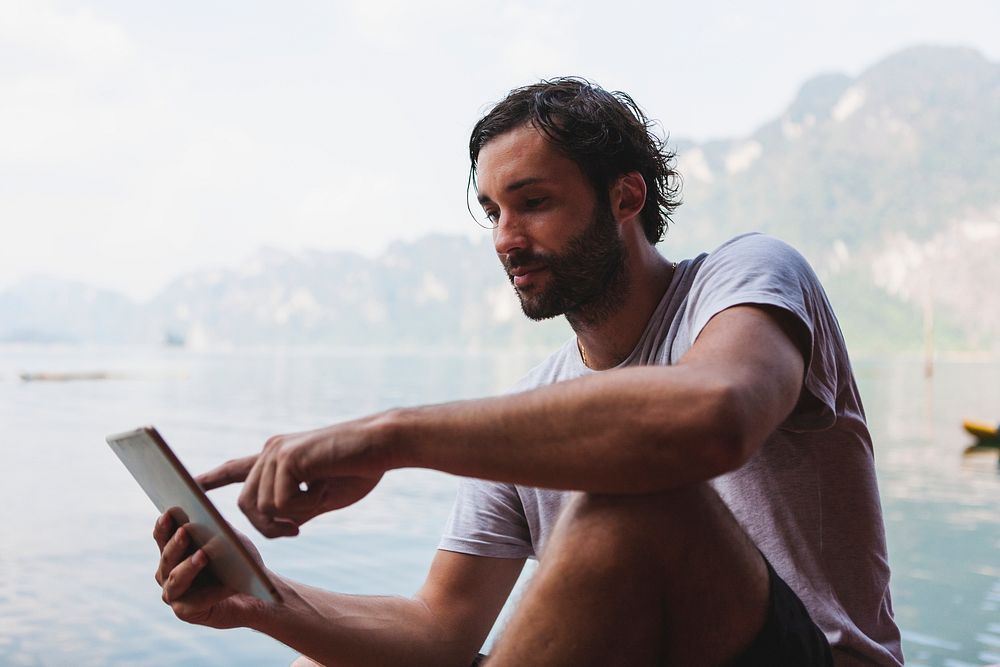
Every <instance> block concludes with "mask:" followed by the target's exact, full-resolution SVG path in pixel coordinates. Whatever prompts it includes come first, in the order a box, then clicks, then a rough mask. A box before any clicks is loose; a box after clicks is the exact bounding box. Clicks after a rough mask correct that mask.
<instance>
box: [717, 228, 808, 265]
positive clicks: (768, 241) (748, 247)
mask: <svg viewBox="0 0 1000 667" xmlns="http://www.w3.org/2000/svg"><path fill="white" fill-rule="evenodd" d="M760 255H770V256H773V255H779V256H787V257H799V258H801V257H802V253H800V252H799V251H798V250H796V249H795V247H794V246H792V245H791V244H790V243H788V242H787V241H784V240H782V239H779V238H778V237H776V236H771V235H769V234H764V233H763V232H746V233H743V234H739V235H737V236H734V237H732V238H730V239H729V240H727V241H724V242H723V243H721V244H719V245H718V246H717V247H716V248H714V249H713V250H712V251H711V252H709V253H708V255H707V258H706V259H708V260H715V259H718V258H720V257H732V256H741V257H742V256H760Z"/></svg>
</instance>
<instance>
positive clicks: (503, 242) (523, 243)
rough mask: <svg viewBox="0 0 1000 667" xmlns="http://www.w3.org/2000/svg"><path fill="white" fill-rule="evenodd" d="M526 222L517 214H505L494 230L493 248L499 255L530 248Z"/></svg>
mask: <svg viewBox="0 0 1000 667" xmlns="http://www.w3.org/2000/svg"><path fill="white" fill-rule="evenodd" d="M523 223H524V221H523V220H522V219H521V218H520V217H519V216H517V215H515V214H509V213H503V214H502V215H501V216H500V219H499V220H498V221H497V226H496V227H495V228H494V229H493V247H494V248H495V249H496V251H497V254H498V255H507V254H509V253H511V252H513V251H515V250H524V249H525V248H527V246H528V238H527V236H526V234H525V226H524V224H523Z"/></svg>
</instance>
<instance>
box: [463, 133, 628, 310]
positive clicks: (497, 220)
mask: <svg viewBox="0 0 1000 667" xmlns="http://www.w3.org/2000/svg"><path fill="white" fill-rule="evenodd" d="M478 166H479V168H478V184H479V201H480V203H481V204H482V206H483V210H484V212H485V213H486V215H487V217H488V218H489V219H490V220H491V221H492V223H493V224H495V225H496V228H495V229H494V232H493V242H494V246H495V248H496V252H497V256H498V257H499V258H500V261H501V263H502V264H503V267H504V270H505V271H506V273H507V276H508V278H509V279H510V282H511V284H512V285H513V286H514V290H515V292H516V293H517V295H518V298H520V300H521V308H522V310H524V314H525V315H527V316H528V317H530V318H531V319H534V320H541V319H546V318H549V317H555V316H557V315H563V314H565V315H566V316H567V317H568V318H569V319H570V320H571V321H573V320H577V321H580V322H587V323H597V322H600V321H602V320H603V319H605V318H606V317H607V316H608V315H610V314H611V313H613V312H614V311H615V310H616V309H617V307H618V305H619V303H620V301H621V297H622V296H623V295H624V293H625V292H626V290H627V274H626V272H625V246H624V243H623V241H622V239H621V236H620V234H619V230H618V224H617V222H616V221H615V219H614V216H613V215H612V214H611V211H610V209H609V207H608V205H607V204H602V203H600V202H599V201H598V198H597V196H596V194H595V193H594V190H593V188H592V187H591V185H590V182H589V181H588V180H587V178H586V177H585V176H584V174H583V172H582V171H581V170H580V168H579V166H577V164H576V163H575V162H573V161H572V160H570V159H569V158H567V157H565V156H564V155H562V154H561V153H559V151H558V150H556V149H555V148H554V147H553V146H552V145H551V144H550V143H549V142H548V140H546V139H545V137H544V136H543V135H542V134H541V133H539V132H538V131H537V130H536V129H535V128H534V127H531V126H525V127H522V128H518V129H515V130H511V131H510V132H507V133H505V134H502V135H500V136H499V137H496V138H495V139H493V140H491V141H490V142H489V143H487V144H486V145H485V146H483V148H482V150H481V151H480V153H479V165H478Z"/></svg>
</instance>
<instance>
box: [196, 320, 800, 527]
mask: <svg viewBox="0 0 1000 667" xmlns="http://www.w3.org/2000/svg"><path fill="white" fill-rule="evenodd" d="M804 339H805V334H804V331H803V325H801V323H799V322H798V321H797V320H795V319H794V318H792V317H791V316H790V315H788V314H787V313H784V312H783V311H778V310H773V309H765V308H760V307H756V306H737V307H734V308H730V309H727V310H725V311H723V312H721V313H719V314H717V315H716V316H715V317H713V318H712V319H711V321H709V323H708V324H707V325H706V326H705V328H704V329H703V330H702V332H701V334H700V335H699V337H698V340H697V341H696V342H695V343H694V345H693V346H692V347H691V349H690V350H689V351H688V353H687V354H686V355H685V356H684V357H683V358H682V359H681V360H680V362H679V363H678V364H676V365H674V366H643V367H633V368H626V369H620V370H612V371H607V372H603V373H597V374H594V375H590V376H587V377H583V378H579V379H576V380H571V381H568V382H561V383H557V384H554V385H550V386H547V387H542V388H540V389H535V390H533V391H529V392H524V393H521V394H514V395H509V396H502V397H497V398H488V399H481V400H473V401H459V402H456V403H448V404H443V405H433V406H427V407H422V408H406V409H399V410H391V411H389V412H385V413H382V414H378V415H373V416H371V417H366V418H363V419H357V420H354V421H351V422H345V423H342V424H336V425H333V426H330V427H327V428H322V429H318V430H316V431H309V432H306V433H296V434H290V435H283V436H276V437H274V438H271V439H270V440H269V441H268V443H267V444H266V445H265V447H264V450H263V451H262V452H261V453H260V454H257V455H255V456H251V457H246V458H244V459H237V460H234V461H230V462H228V463H225V464H223V465H221V466H219V467H218V468H216V469H215V470H213V471H210V472H209V473H206V474H205V475H203V476H201V477H200V478H199V481H200V482H201V483H202V484H203V486H205V487H206V488H212V487H215V486H221V485H223V484H231V483H234V482H240V481H244V480H245V483H244V485H243V490H242V492H241V494H240V508H241V509H242V510H243V511H244V513H245V514H246V515H247V517H248V518H249V519H250V521H251V522H252V523H253V524H254V525H255V526H256V527H257V528H258V530H260V531H261V533H263V534H264V535H267V536H268V537H277V536H281V535H288V534H294V533H295V532H297V527H298V526H299V525H301V524H303V523H305V522H306V521H309V520H310V519H312V518H313V517H315V516H318V515H319V514H322V513H324V512H329V511H331V510H334V509H338V508H340V507H344V506H346V505H349V504H351V503H353V502H356V501H357V500H359V499H360V498H362V497H363V496H364V495H365V494H367V493H368V492H369V491H370V490H371V489H372V488H374V486H375V485H376V484H377V483H378V481H379V480H380V479H381V477H382V475H383V473H384V472H385V471H387V470H390V469H393V468H406V467H421V468H431V469H436V470H442V471H444V472H449V473H453V474H457V475H464V476H468V477H478V478H482V479H490V480H496V481H502V482H515V483H519V484H525V485H529V486H536V487H544V488H554V489H574V490H580V491H587V492H593V493H652V492H658V491H665V490H668V489H672V488H677V487H680V486H683V485H686V484H691V483H695V482H700V481H704V480H708V479H711V478H713V477H715V476H717V475H720V474H723V473H725V472H727V471H730V470H734V469H736V468H738V467H740V466H741V465H742V464H743V463H744V462H745V461H746V460H747V459H748V458H749V457H750V456H751V455H752V454H753V453H754V452H755V451H756V450H757V448H759V447H760V445H761V444H762V443H763V442H764V440H765V439H766V438H767V437H768V435H770V434H771V433H772V432H773V431H774V429H775V428H777V427H778V425H779V424H780V423H781V422H782V421H783V420H784V419H785V418H786V417H787V416H788V415H789V414H790V413H791V411H792V408H793V407H794V406H795V404H796V401H797V400H798V399H799V395H800V392H801V390H802V382H803V375H804V366H805V356H804V355H805V352H804V344H803V341H804ZM302 483H306V484H307V487H308V488H307V489H306V490H303V489H302V488H301V484H302Z"/></svg>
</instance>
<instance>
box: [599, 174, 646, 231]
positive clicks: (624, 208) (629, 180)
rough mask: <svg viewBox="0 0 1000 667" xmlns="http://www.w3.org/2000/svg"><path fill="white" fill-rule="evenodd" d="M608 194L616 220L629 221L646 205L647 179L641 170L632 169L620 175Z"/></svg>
mask: <svg viewBox="0 0 1000 667" xmlns="http://www.w3.org/2000/svg"><path fill="white" fill-rule="evenodd" d="M608 194H609V198H610V200H611V201H610V203H611V213H612V215H614V216H615V220H616V221H617V222H618V223H619V224H621V223H623V222H627V221H629V220H632V219H634V218H636V217H638V215H639V214H640V213H642V209H643V207H644V206H645V205H646V180H645V179H644V178H643V177H642V174H640V173H639V172H637V171H630V172H628V173H627V174H622V175H621V176H619V177H618V179H617V180H616V181H615V182H614V184H613V185H612V186H611V191H610V192H609V193H608Z"/></svg>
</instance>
